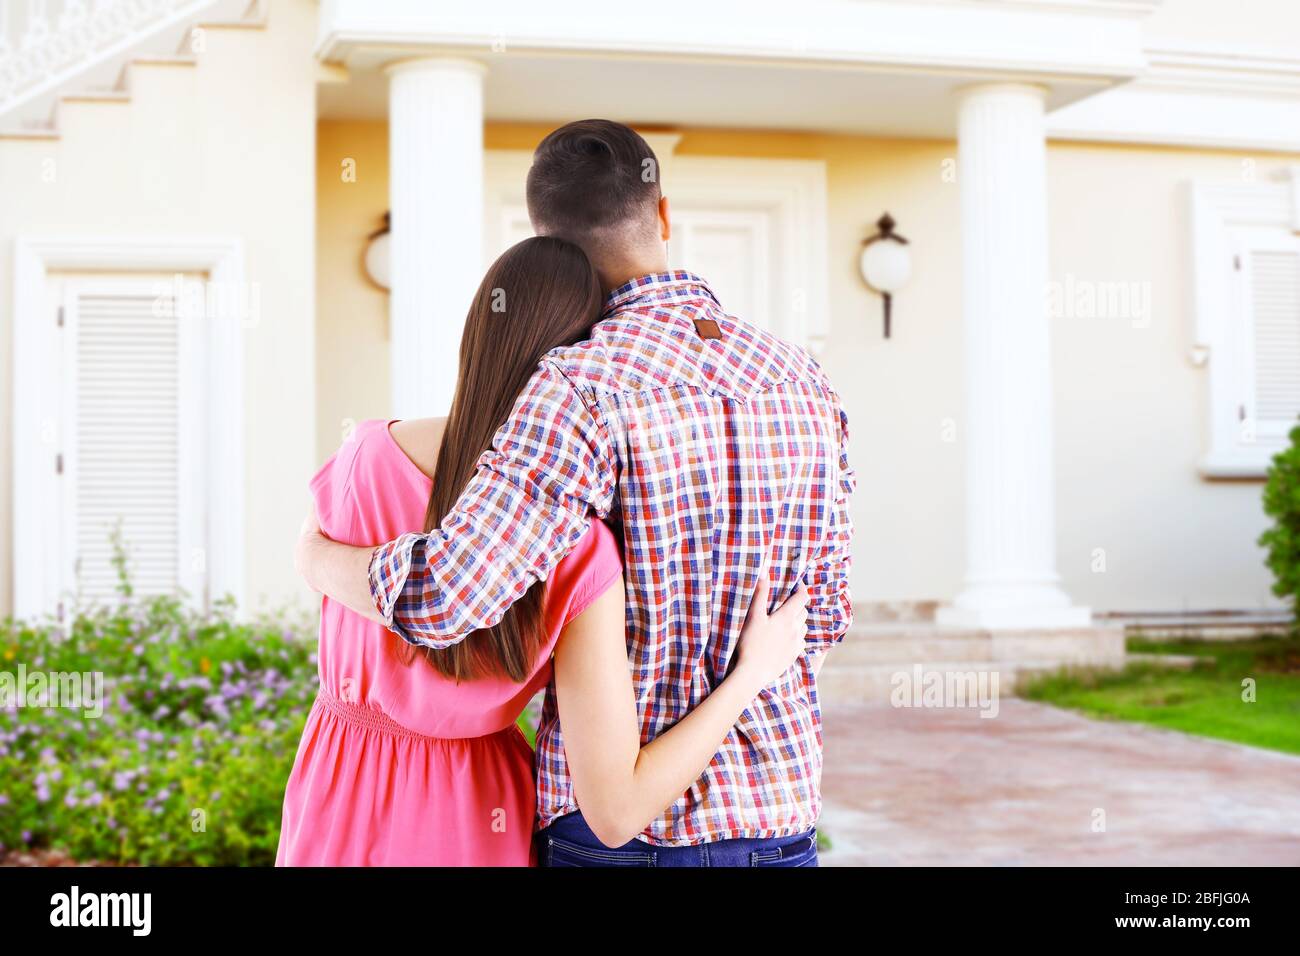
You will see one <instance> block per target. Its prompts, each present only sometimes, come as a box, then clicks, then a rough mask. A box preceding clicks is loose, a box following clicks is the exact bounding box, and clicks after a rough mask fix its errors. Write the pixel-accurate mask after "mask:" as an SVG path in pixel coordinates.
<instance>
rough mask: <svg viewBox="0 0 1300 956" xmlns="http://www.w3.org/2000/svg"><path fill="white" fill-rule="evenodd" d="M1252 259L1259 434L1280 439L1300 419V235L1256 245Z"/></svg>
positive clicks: (1265, 438) (1251, 303) (1255, 401)
mask: <svg viewBox="0 0 1300 956" xmlns="http://www.w3.org/2000/svg"><path fill="white" fill-rule="evenodd" d="M1288 239H1294V241H1293V242H1288V241H1286V240H1288ZM1288 246H1290V248H1288ZM1247 261H1248V264H1249V276H1248V282H1249V289H1250V294H1249V300H1248V304H1249V309H1250V325H1251V343H1250V344H1251V351H1252V353H1253V362H1252V367H1251V369H1250V373H1251V379H1252V382H1251V384H1252V390H1251V391H1252V396H1251V397H1252V400H1253V406H1254V408H1253V412H1254V418H1255V424H1256V437H1257V438H1258V439H1259V440H1262V441H1268V442H1280V441H1284V440H1285V439H1286V435H1287V433H1288V432H1290V430H1291V429H1292V428H1293V427H1294V426H1295V425H1296V424H1297V423H1298V422H1300V238H1295V237H1285V238H1284V239H1283V240H1282V241H1280V242H1277V243H1269V244H1267V245H1266V246H1263V247H1261V246H1258V245H1257V246H1255V247H1253V248H1250V249H1249V250H1248V252H1247Z"/></svg>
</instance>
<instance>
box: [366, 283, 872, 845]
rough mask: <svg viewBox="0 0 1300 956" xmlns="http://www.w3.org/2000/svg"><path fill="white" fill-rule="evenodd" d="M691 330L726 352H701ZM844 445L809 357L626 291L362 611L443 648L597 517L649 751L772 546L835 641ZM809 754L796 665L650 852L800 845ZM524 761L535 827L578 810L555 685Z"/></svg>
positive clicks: (404, 546) (706, 314)
mask: <svg viewBox="0 0 1300 956" xmlns="http://www.w3.org/2000/svg"><path fill="white" fill-rule="evenodd" d="M697 319H711V320H713V321H715V322H716V323H717V324H718V327H719V329H720V330H721V332H722V337H721V338H704V337H702V336H701V335H700V333H699V332H698V331H697V329H696V326H695V324H694V322H695V320H697ZM847 437H848V432H847V424H846V419H845V417H844V413H843V411H842V410H841V407H840V402H839V398H838V396H837V395H836V393H835V392H834V390H833V389H832V388H831V386H830V383H829V382H828V381H827V379H826V377H825V375H824V373H823V372H822V370H821V369H820V367H819V366H818V365H817V363H816V362H814V361H813V359H812V358H811V357H809V356H808V354H807V353H806V352H804V351H803V350H802V349H798V348H795V347H794V346H791V345H789V344H787V343H785V342H783V341H781V340H780V339H778V338H776V337H775V336H772V335H770V334H768V333H767V332H764V331H762V330H759V329H756V328H754V327H752V326H749V325H746V324H744V323H743V322H740V321H738V320H736V319H734V318H732V317H731V316H729V315H727V314H726V313H725V312H724V311H723V310H722V308H721V306H720V305H719V304H718V301H717V299H716V298H715V297H714V295H713V293H712V292H711V291H710V289H709V288H708V286H707V285H706V284H705V283H704V281H703V280H701V279H699V278H697V277H696V276H693V275H691V274H690V273H686V272H673V273H665V274H661V275H651V276H645V277H642V278H639V279H635V280H633V281H631V282H629V283H627V284H626V285H624V286H623V287H622V288H620V289H617V290H615V292H614V293H613V294H612V295H611V296H610V298H609V300H608V302H607V305H606V308H605V313H604V315H603V317H602V319H601V321H600V322H599V323H597V325H596V326H595V328H594V329H593V330H592V334H591V338H590V339H589V340H588V341H586V342H583V343H581V344H579V345H576V346H573V347H571V348H563V349H557V350H556V351H554V352H552V353H550V354H549V355H548V356H547V357H546V359H545V360H544V362H543V363H542V365H541V367H540V368H539V370H538V372H537V373H536V374H535V375H534V377H533V379H532V381H531V382H530V383H529V386H528V388H527V390H526V391H525V392H524V394H523V395H522V396H520V398H519V401H518V403H517V404H516V406H515V409H514V411H513V413H512V414H511V417H510V420H509V421H508V422H507V423H506V425H505V426H504V427H503V428H502V430H501V431H500V432H499V433H498V434H497V438H496V441H495V443H494V447H493V448H492V450H491V451H489V452H487V453H486V454H485V455H484V456H483V458H482V459H481V460H480V462H479V468H478V472H477V473H476V475H475V477H474V479H473V480H472V481H471V482H470V484H469V486H468V487H467V488H466V491H465V493H464V495H462V496H461V499H460V504H459V506H458V507H457V509H456V511H455V512H453V513H452V514H451V515H449V516H448V517H447V519H446V520H445V521H444V522H443V525H442V527H441V528H440V529H438V530H435V531H433V532H431V533H430V534H428V535H418V534H409V535H404V536H403V537H401V538H399V539H398V540H397V541H394V542H392V543H390V544H387V545H385V546H383V547H381V548H379V549H378V550H377V551H376V552H375V555H374V558H373V559H372V562H371V570H370V575H371V591H372V594H373V595H374V598H375V604H376V607H377V608H378V609H379V611H380V613H381V614H382V615H383V616H384V619H385V620H386V621H388V622H389V623H390V626H391V627H392V628H393V630H395V631H397V633H399V634H401V635H402V637H404V638H405V639H406V640H408V641H411V642H412V643H418V644H425V645H428V646H432V647H445V646H447V645H449V644H454V643H455V642H456V641H458V640H461V639H462V638H463V637H464V636H465V635H467V634H469V633H471V632H473V631H475V630H477V629H479V628H482V627H487V626H490V625H491V624H493V623H495V622H496V621H497V620H499V619H500V617H501V615H502V614H503V613H504V611H505V609H506V608H507V607H508V606H509V605H510V603H511V602H512V601H514V600H516V599H517V598H518V597H519V596H520V595H522V594H523V593H524V591H525V590H526V589H527V588H528V587H529V585H530V584H531V583H532V582H533V581H535V580H538V579H540V578H545V577H546V576H547V575H548V574H549V573H550V571H551V569H552V568H553V567H554V566H555V565H556V564H557V563H558V562H559V560H560V559H561V558H562V557H563V556H564V555H565V554H566V553H567V552H568V551H569V549H570V548H572V547H573V545H574V544H576V542H577V541H578V540H579V539H580V538H581V537H582V535H583V533H584V532H585V530H586V527H587V522H588V521H589V520H590V517H591V515H593V514H594V515H597V516H599V517H601V518H605V519H607V520H609V521H610V522H611V523H612V524H613V525H614V526H615V527H616V528H619V529H620V530H621V532H622V536H623V542H624V545H623V550H624V569H625V571H624V573H625V576H626V580H627V648H628V658H629V662H630V665H631V669H632V676H633V680H634V684H635V690H636V697H637V708H638V712H639V715H640V719H641V739H642V741H643V742H649V741H651V740H653V739H654V738H655V737H656V736H657V735H658V734H660V733H662V732H663V731H664V730H666V729H668V728H669V727H671V726H673V724H675V723H676V722H677V721H679V720H681V719H682V718H683V717H684V716H686V714H687V713H689V712H690V710H691V709H692V708H693V707H695V706H696V705H697V704H699V703H700V702H701V701H702V700H703V699H704V698H705V697H706V696H708V694H709V692H710V691H711V690H712V689H713V688H714V687H716V686H717V684H718V683H719V682H720V681H721V680H722V679H723V677H724V676H725V675H726V673H727V670H728V667H729V666H730V665H731V662H732V658H733V657H734V655H735V651H736V644H737V639H738V638H739V636H740V631H741V628H742V625H743V623H744V618H745V612H746V610H747V608H748V602H749V596H750V595H751V594H752V593H753V590H754V586H755V582H756V578H757V573H758V570H759V568H760V566H761V564H762V561H763V556H764V555H765V554H766V553H767V552H768V551H769V550H770V551H771V552H772V554H773V563H772V575H773V600H774V602H776V603H779V602H780V601H782V600H784V599H785V597H786V596H788V595H789V594H790V593H791V592H792V591H793V590H794V587H795V582H796V580H797V579H798V578H799V577H801V576H802V577H803V579H804V580H805V581H807V583H808V586H809V591H810V593H811V597H812V603H811V605H810V607H809V614H808V628H809V630H808V649H809V652H810V654H815V653H819V652H821V651H824V650H825V649H826V648H828V647H829V646H830V645H831V644H833V643H835V642H836V641H838V640H839V639H840V637H841V636H842V635H843V634H844V632H845V630H846V629H847V628H848V626H849V624H850V621H851V614H852V611H851V606H850V601H849V591H848V576H849V561H850V559H849V540H850V536H851V534H852V527H851V524H850V519H849V497H850V495H851V494H852V491H853V488H854V475H853V471H852V469H851V468H850V466H849V463H848V458H847V455H846V444H847ZM821 751H822V742H821V711H820V707H819V705H818V701H817V691H816V683H815V680H814V677H813V673H812V665H811V662H810V660H809V658H808V657H807V656H805V658H803V659H801V661H800V662H799V663H798V664H797V665H796V666H795V667H793V668H791V669H790V670H789V671H788V672H787V673H786V674H785V675H784V676H783V677H782V678H781V679H780V680H778V681H777V682H776V683H774V684H772V685H770V686H768V687H767V688H766V689H765V690H764V691H763V692H762V694H761V696H760V697H759V698H758V699H756V700H755V701H754V703H753V704H752V705H751V706H750V707H749V709H748V710H746V711H745V713H744V714H743V715H742V716H741V718H740V721H739V722H738V723H737V724H736V726H735V728H733V730H732V732H731V733H730V734H729V735H728V736H727V739H726V740H725V741H724V742H723V744H722V747H721V749H720V750H719V751H718V753H717V755H716V756H715V757H714V759H713V762H712V763H711V764H710V765H709V767H708V769H707V770H706V771H705V772H704V774H703V776H701V777H700V779H699V780H698V781H696V783H695V785H694V786H692V787H691V789H690V790H689V791H688V792H687V793H685V794H683V795H682V797H681V799H679V800H678V801H677V802H676V803H674V804H673V805H672V806H671V807H669V808H668V810H667V811H666V812H665V813H664V814H663V816H661V817H659V818H658V819H657V820H655V821H654V822H653V823H652V824H651V825H650V826H649V827H648V828H647V829H646V831H645V832H644V834H642V839H644V840H646V841H648V842H650V843H655V844H666V845H680V844H695V843H702V842H705V841H713V840H723V839H730V838H733V837H753V838H757V837H778V836H788V835H792V834H797V833H802V832H804V831H806V830H808V829H809V828H811V827H812V826H813V825H814V824H815V823H816V822H817V817H818V814H819V813H820V810H821V798H820V781H821ZM537 760H538V782H537V789H538V814H539V822H540V825H541V826H545V825H546V824H547V823H549V822H550V821H551V820H553V819H555V818H556V817H558V816H562V815H563V814H566V813H570V812H572V811H574V810H576V809H577V803H576V801H575V800H574V798H573V788H572V783H571V780H570V778H569V774H568V767H567V764H566V761H565V756H564V739H563V732H562V730H561V728H560V725H559V718H558V709H557V707H556V701H555V695H554V689H553V688H549V689H548V690H547V697H546V703H545V705H544V708H543V712H542V723H541V728H540V730H539V733H538V738H537Z"/></svg>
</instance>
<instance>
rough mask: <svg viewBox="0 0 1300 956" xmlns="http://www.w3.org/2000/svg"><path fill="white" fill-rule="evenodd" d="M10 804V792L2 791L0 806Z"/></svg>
mask: <svg viewBox="0 0 1300 956" xmlns="http://www.w3.org/2000/svg"><path fill="white" fill-rule="evenodd" d="M7 806H9V794H7V793H0V807H7Z"/></svg>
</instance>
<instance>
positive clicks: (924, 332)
mask: <svg viewBox="0 0 1300 956" xmlns="http://www.w3.org/2000/svg"><path fill="white" fill-rule="evenodd" d="M546 131H547V127H544V126H534V125H501V124H494V125H489V126H488V128H487V130H486V136H485V144H486V146H487V148H488V149H529V148H532V147H533V146H534V145H535V144H536V142H537V141H538V139H540V137H541V136H542V135H544V133H545V132H546ZM386 136H387V132H386V126H385V125H384V124H383V123H380V122H370V123H365V122H322V123H321V124H320V125H319V128H318V144H319V149H318V177H317V181H318V197H319V210H318V223H319V231H318V262H319V271H318V289H317V298H318V302H319V319H318V329H319V336H318V348H317V377H318V382H317V387H318V395H319V399H318V417H317V453H318V455H320V456H323V455H325V454H328V453H329V452H330V451H331V450H332V449H333V448H334V447H335V445H336V444H337V442H338V440H339V435H340V431H341V429H342V428H343V427H345V423H346V422H347V421H348V420H353V419H359V418H364V417H370V416H382V415H384V414H386V410H387V405H388V399H387V395H388V371H387V351H386V350H387V340H386V327H385V324H386V318H385V296H384V294H383V293H381V292H379V291H377V290H375V289H373V288H372V287H370V285H369V284H368V283H367V282H366V280H365V279H364V277H363V274H362V272H361V268H360V258H359V257H360V255H361V250H362V249H363V248H364V245H365V237H366V234H367V233H368V232H369V231H371V230H372V229H374V228H376V226H377V225H378V223H379V219H380V216H381V215H382V213H383V210H384V209H385V208H387V139H386ZM677 153H678V155H722V156H749V157H772V158H805V159H821V160H823V161H825V163H826V170H827V184H828V207H829V221H828V230H829V235H828V249H829V263H828V270H829V282H830V286H829V292H830V295H829V298H830V310H831V316H830V320H831V331H830V338H829V346H828V348H827V349H826V350H825V355H824V357H823V360H824V364H825V366H826V367H827V369H828V371H829V373H830V375H831V377H832V379H833V380H834V381H835V382H836V383H837V385H838V386H839V388H840V390H841V391H842V393H843V395H844V399H845V402H846V404H847V406H848V409H849V412H850V415H851V418H852V428H853V448H854V460H855V464H856V466H857V468H858V472H859V492H858V496H857V500H856V505H855V518H856V522H857V527H858V535H857V542H858V543H857V547H856V568H855V574H854V591H855V597H856V598H857V599H858V600H894V599H925V598H945V597H950V596H951V595H952V594H954V593H955V592H956V590H957V589H958V588H959V587H960V583H961V576H962V573H963V569H964V556H963V545H962V541H963V507H964V504H963V500H962V499H963V493H964V484H963V480H962V468H963V451H962V445H961V441H962V434H963V430H962V416H963V408H962V386H961V375H962V360H961V314H960V313H961V291H960V277H961V255H960V237H959V233H958V208H959V206H958V202H959V201H958V184H957V182H956V180H955V177H954V176H953V175H952V170H953V163H952V161H953V160H954V158H955V155H956V146H955V144H954V143H952V142H948V141H923V140H883V139H873V138H865V137H849V136H818V135H805V134H787V133H766V132H732V131H724V130H688V131H686V132H685V133H684V135H683V138H682V140H681V142H680V145H679V146H678V150H677ZM348 158H351V159H353V160H355V161H356V180H355V182H347V181H344V178H343V177H342V175H341V172H342V170H343V168H344V167H343V166H342V164H343V162H344V160H345V159H348ZM1246 161H1250V162H1249V163H1247V162H1246ZM1287 161H1288V158H1287V157H1278V156H1271V157H1270V156H1253V157H1252V156H1248V155H1245V154H1235V153H1229V152H1212V151H1195V150H1177V149H1151V148H1125V147H1112V146H1106V147H1102V146H1082V145H1072V144H1053V145H1052V146H1051V148H1050V150H1049V189H1050V213H1051V240H1050V241H1051V273H1052V274H1051V278H1052V279H1053V280H1056V281H1061V282H1064V281H1065V279H1066V276H1067V275H1069V276H1073V277H1075V279H1082V280H1087V281H1120V280H1126V281H1135V282H1141V283H1147V284H1149V285H1148V286H1147V288H1148V289H1149V291H1150V294H1151V314H1150V321H1149V323H1146V324H1145V325H1143V327H1136V326H1137V325H1140V324H1141V323H1133V322H1128V321H1125V320H1122V319H1079V318H1068V319H1067V318H1058V319H1054V320H1053V355H1054V379H1053V381H1054V388H1055V422H1056V434H1055V440H1056V463H1057V466H1056V475H1057V490H1058V497H1057V515H1058V522H1057V528H1058V542H1059V549H1058V553H1059V566H1060V571H1061V573H1062V576H1063V578H1064V583H1065V586H1066V588H1067V589H1068V591H1069V592H1070V593H1071V595H1072V596H1073V597H1074V598H1075V599H1076V600H1077V601H1079V602H1081V603H1089V604H1092V605H1094V606H1096V607H1098V608H1102V609H1118V608H1162V609H1167V608H1181V607H1224V606H1228V607H1243V606H1257V605H1259V604H1262V603H1266V602H1267V601H1268V600H1269V597H1268V577H1267V574H1266V573H1265V571H1264V569H1263V567H1262V565H1261V563H1260V556H1259V552H1258V551H1257V549H1256V547H1255V545H1254V540H1255V538H1256V537H1257V535H1258V533H1259V531H1260V530H1261V529H1262V527H1263V518H1262V515H1261V513H1260V510H1259V504H1258V499H1259V491H1260V484H1259V483H1258V482H1213V483H1212V482H1206V481H1204V480H1202V479H1201V478H1199V477H1198V475H1197V473H1196V469H1195V465H1196V460H1197V457H1198V455H1199V453H1200V450H1201V435H1202V428H1203V422H1204V418H1205V408H1204V403H1205V400H1206V372H1205V370H1204V369H1196V368H1193V367H1192V366H1191V365H1190V364H1189V363H1188V362H1187V361H1186V358H1185V354H1186V348H1187V345H1188V344H1189V343H1190V338H1189V334H1190V332H1189V330H1190V323H1191V319H1190V315H1189V314H1188V308H1189V299H1188V281H1189V277H1188V269H1187V265H1186V257H1187V223H1186V221H1185V217H1184V214H1183V210H1182V201H1181V195H1180V192H1179V189H1180V186H1181V184H1182V182H1183V181H1185V180H1186V179H1188V178H1192V177H1205V178H1211V179H1219V180H1234V179H1240V177H1241V176H1243V175H1247V174H1250V175H1256V176H1259V177H1266V176H1268V175H1270V174H1271V172H1272V171H1273V170H1274V169H1275V168H1280V167H1281V166H1282V165H1284V164H1285V163H1286V162H1287ZM1289 161H1291V162H1294V161H1295V159H1294V158H1290V160H1289ZM665 191H666V192H667V194H668V196H669V198H670V200H671V197H672V182H671V180H669V181H667V182H666V183H665ZM886 209H887V210H889V211H890V212H891V213H892V214H893V215H894V217H895V218H896V219H897V220H898V223H899V230H900V231H901V232H902V233H903V234H904V235H906V236H907V237H908V238H909V239H910V240H911V241H912V243H913V245H912V249H913V258H914V272H913V277H912V281H911V283H910V284H909V286H908V287H907V289H906V290H904V291H903V292H902V293H901V294H900V295H899V296H898V297H897V300H896V307H895V332H894V337H893V338H892V339H890V340H889V341H888V342H886V341H885V340H883V339H882V337H881V332H880V325H881V319H880V302H879V299H877V298H876V297H874V296H873V295H872V294H870V293H869V292H868V291H867V290H866V289H865V288H864V287H863V285H862V282H861V280H860V278H859V276H858V272H857V254H858V251H859V248H860V243H861V240H862V238H863V237H864V236H866V235H867V234H868V233H869V232H870V231H871V228H872V223H873V222H874V221H875V219H876V218H877V217H878V216H879V215H880V213H881V212H882V211H884V210H886ZM950 425H951V427H952V428H953V429H954V430H955V436H956V440H955V441H948V440H945V435H946V433H947V430H948V428H949V426H950ZM1099 548H1100V549H1104V551H1105V567H1106V570H1105V571H1104V572H1098V571H1094V570H1093V569H1094V567H1096V566H1097V564H1096V561H1095V558H1096V549H1099Z"/></svg>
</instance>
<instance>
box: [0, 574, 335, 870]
mask: <svg viewBox="0 0 1300 956" xmlns="http://www.w3.org/2000/svg"><path fill="white" fill-rule="evenodd" d="M20 663H21V664H22V665H23V666H24V667H25V669H26V671H27V672H28V673H29V674H30V673H33V672H41V673H46V674H48V673H50V672H62V673H68V672H77V673H86V672H101V673H102V674H103V715H102V716H101V717H98V718H96V717H87V716H85V714H84V712H83V710H82V709H69V708H66V707H42V706H32V705H31V702H30V701H28V702H27V704H28V705H27V706H21V707H20V706H18V702H17V701H16V700H14V699H12V696H11V697H10V699H9V700H6V701H0V844H2V845H3V847H5V848H7V849H8V850H11V851H14V850H22V849H24V848H33V849H39V848H51V849H57V850H62V851H65V852H66V853H68V854H69V855H70V856H72V857H73V858H74V859H77V860H102V861H109V862H129V863H140V864H198V865H235V864H269V863H272V862H274V859H275V850H276V845H277V843H278V840H279V830H280V807H281V801H282V799H283V795H284V784H285V781H286V779H287V778H288V775H289V770H290V768H291V767H292V765H293V759H294V754H295V752H296V750H297V747H298V739H299V736H300V734H301V733H302V727H303V724H304V722H305V721H306V718H307V713H308V710H309V709H310V707H311V703H312V699H313V698H314V697H315V694H316V690H317V686H318V682H317V676H316V654H315V642H314V641H307V640H303V639H302V638H301V637H300V636H299V635H298V634H296V633H294V632H293V631H291V630H287V629H285V628H284V627H283V626H282V625H279V624H274V623H271V622H262V623H240V622H237V621H235V620H234V619H233V617H232V616H231V614H230V609H229V608H228V607H219V608H218V609H217V610H216V611H214V612H213V613H211V614H206V615H197V614H194V613H192V612H189V611H187V610H185V609H184V608H183V607H182V605H181V604H180V603H179V602H177V601H175V600H172V599H167V598H156V599H152V600H143V599H138V598H133V597H131V595H130V594H129V589H128V588H124V589H123V593H122V597H121V601H120V602H119V603H117V604H116V605H114V606H110V607H101V608H96V609H93V610H85V611H82V612H79V613H77V614H76V615H75V616H74V617H73V619H72V621H71V624H69V625H67V626H62V627H61V626H58V625H56V624H54V623H42V624H35V625H33V624H23V623H18V622H13V621H8V622H5V623H3V624H0V672H3V673H5V674H8V675H10V677H11V679H12V678H13V677H15V676H16V671H17V669H18V665H19V664H20ZM0 855H3V850H0Z"/></svg>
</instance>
